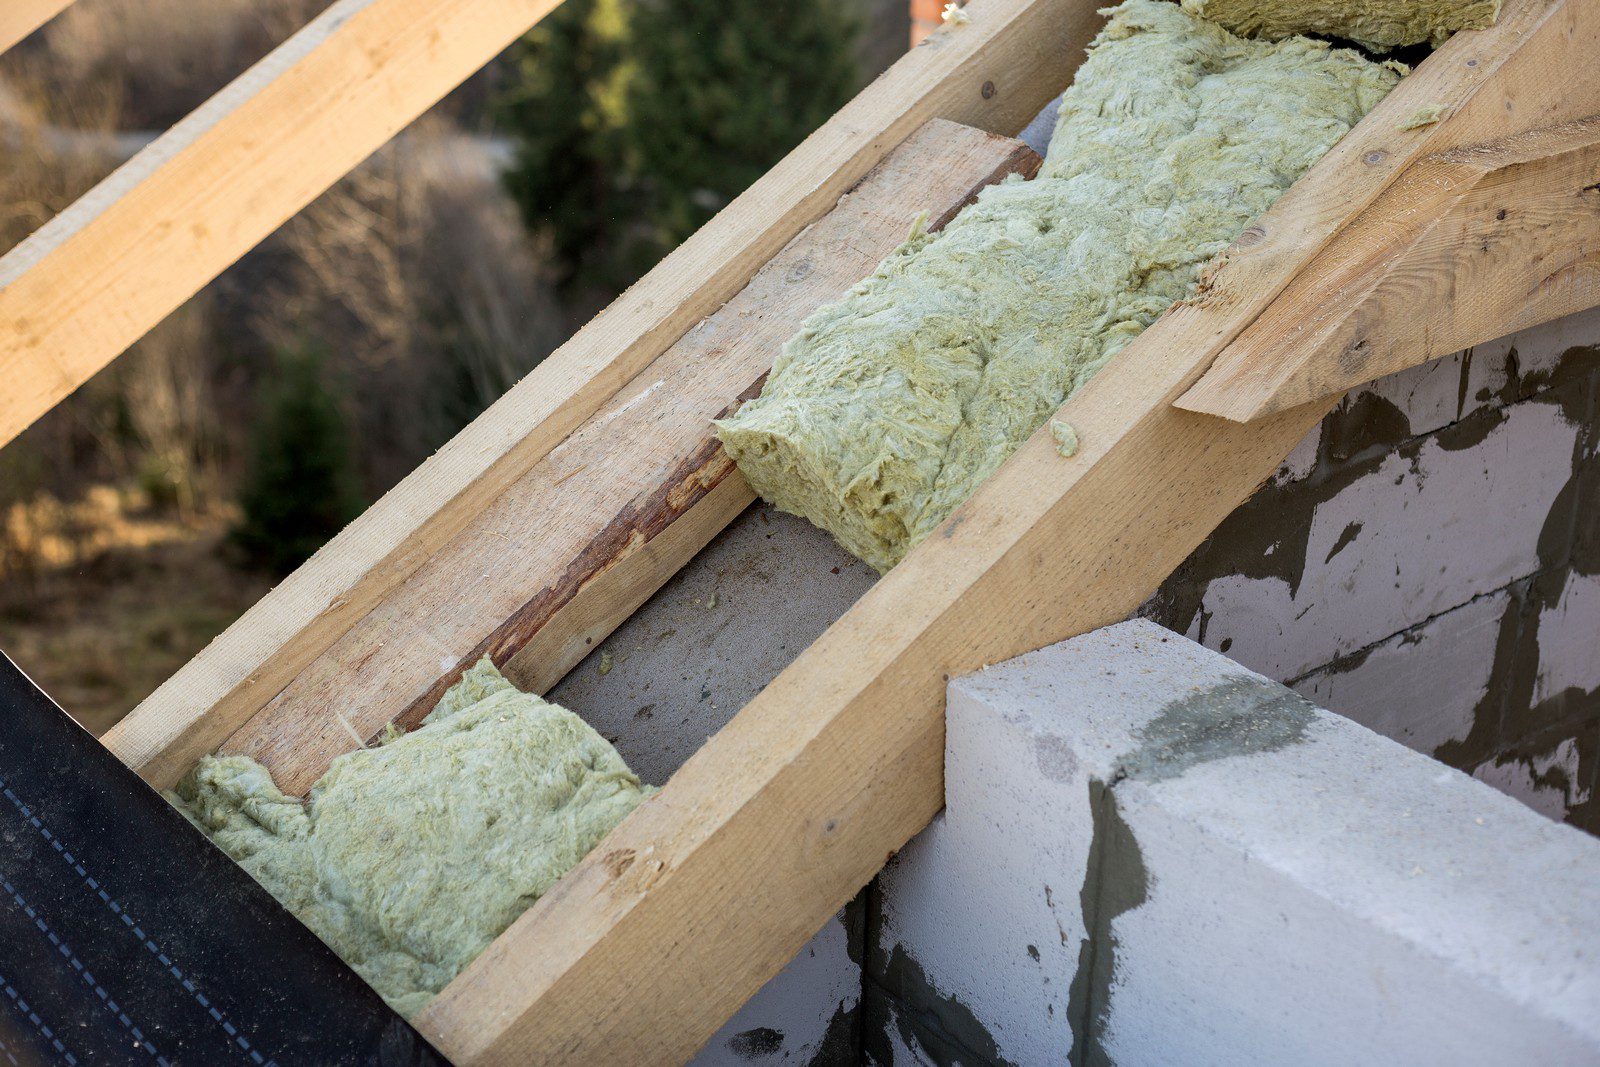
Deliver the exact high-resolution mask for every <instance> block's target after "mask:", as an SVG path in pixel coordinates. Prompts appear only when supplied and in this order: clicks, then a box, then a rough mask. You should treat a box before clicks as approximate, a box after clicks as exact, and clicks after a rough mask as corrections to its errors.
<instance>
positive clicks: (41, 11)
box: [0, 0, 72, 53]
mask: <svg viewBox="0 0 1600 1067" xmlns="http://www.w3.org/2000/svg"><path fill="white" fill-rule="evenodd" d="M71 3H72V0H6V2H5V3H4V4H3V5H0V53H3V52H5V51H7V50H8V49H10V47H11V46H12V45H14V44H16V43H17V42H18V41H20V40H22V39H23V38H24V37H26V36H28V34H30V33H32V32H33V31H34V30H36V29H38V28H39V27H40V26H43V25H44V24H45V23H47V22H49V21H50V20H51V19H53V18H55V17H56V16H57V15H59V14H60V13H61V12H63V11H65V10H66V9H67V6H68V5H69V4H71Z"/></svg>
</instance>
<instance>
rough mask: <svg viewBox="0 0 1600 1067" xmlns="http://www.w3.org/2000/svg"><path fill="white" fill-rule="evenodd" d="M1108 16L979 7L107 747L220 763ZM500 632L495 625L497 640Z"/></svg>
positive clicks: (167, 777)
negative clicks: (351, 640)
mask: <svg viewBox="0 0 1600 1067" xmlns="http://www.w3.org/2000/svg"><path fill="white" fill-rule="evenodd" d="M452 2H453V3H455V4H460V3H462V2H464V0H452ZM1097 6H1098V5H1097V3H1096V2H1095V0H974V2H973V3H972V4H971V5H970V7H969V9H968V10H969V11H970V12H971V17H972V21H971V23H970V24H967V25H963V26H959V27H955V28H953V29H947V30H944V31H941V32H939V33H936V34H934V35H933V36H932V37H930V38H929V39H928V40H927V41H926V42H924V43H923V44H922V45H921V46H919V47H918V48H916V49H913V50H912V51H911V52H909V53H908V54H907V55H906V56H905V57H903V58H902V59H901V60H900V61H899V62H897V63H896V64H895V65H894V66H893V67H891V68H890V69H889V70H888V71H887V72H885V73H884V74H883V75H881V76H880V77H879V78H878V79H877V80H876V81H875V82H873V83H872V84H871V85H870V86H868V87H867V88H866V89H864V90H863V91H862V92H861V93H860V94H859V95H858V96H857V97H856V98H855V99H854V100H853V101H851V102H850V103H849V104H847V105H846V106H845V107H844V108H843V109H841V110H840V111H839V112H838V113H837V114H836V115H834V116H833V117H832V118H831V119H829V120H828V121H827V122H826V123H825V124H823V126H822V127H821V128H820V129H818V130H817V131H816V132H815V133H813V134H812V135H811V136H810V137H808V138H807V139H806V140H805V141H804V142H803V143H802V144H801V145H800V146H799V147H797V148H796V149H795V150H794V151H793V152H791V153H790V154H789V155H788V156H787V157H785V158H784V160H783V161H782V162H780V163H779V164H778V165H777V166H776V167H774V168H773V169H772V170H771V171H769V172H768V173H767V174H766V175H764V176H763V177H762V178H761V179H759V180H758V181H757V182H756V183H755V184H754V185H752V186H751V187H750V188H749V189H748V190H746V191H745V192H744V193H743V194H742V195H741V196H739V197H738V198H737V199H736V200H735V201H734V202H733V203H732V204H730V205H729V206H728V207H726V208H724V209H723V210H722V212H721V213H719V214H718V215H717V217H716V218H715V219H713V220H712V221H711V222H709V223H707V224H706V225H705V226H704V227H702V228H701V229H700V230H699V232H697V233H696V234H695V235H694V236H693V237H691V238H690V239H689V240H688V241H686V242H685V243H684V244H683V245H681V246H680V247H679V248H678V249H677V250H676V251H674V252H673V253H672V254H671V255H669V256H667V258H666V259H664V260H663V261H662V262H661V263H660V264H658V265H657V266H656V267H655V269H654V270H652V271H651V272H650V273H649V274H647V275H646V276H645V277H644V278H643V279H642V280H641V281H639V282H638V283H636V284H635V285H634V286H633V287H632V288H630V289H629V290H628V291H627V292H626V293H624V294H623V295H622V296H621V297H619V298H618V299H617V300H616V301H615V302H614V303H613V304H612V305H611V306H610V307H609V308H607V309H606V310H605V311H604V312H602V313H601V314H600V315H599V316H598V317H596V318H595V319H594V320H593V321H592V322H590V323H589V324H588V325H587V326H585V327H584V328H583V329H582V330H581V331H579V332H578V334H577V335H575V336H574V337H573V338H572V339H571V340H569V341H568V342H567V343H566V344H564V345H562V346H561V348H559V349H558V350H557V351H556V352H554V353H553V354H552V355H551V356H550V357H549V358H547V359H546V360H545V361H544V362H543V363H541V364H540V365H539V367H537V368H536V369H535V370H534V371H533V372H532V373H531V374H529V375H528V377H526V378H525V379H523V380H522V381H521V382H519V383H518V384H517V385H516V386H515V387H514V388H513V389H511V391H510V392H508V393H507V394H506V395H505V396H504V397H502V398H501V399H500V400H499V401H498V402H497V403H496V404H494V406H493V407H491V408H490V409H489V410H488V411H487V412H485V413H484V414H483V415H481V416H480V417H479V418H478V419H477V420H475V421H474V422H473V423H472V424H471V425H470V426H468V427H467V428H466V429H465V430H463V431H462V432H461V433H460V434H458V435H457V436H456V437H455V438H454V439H453V440H452V441H451V442H450V443H449V444H447V445H446V446H445V447H444V448H443V449H441V450H440V451H439V452H438V453H436V454H435V455H434V456H432V457H431V458H429V459H428V461H427V462H426V463H424V464H423V465H422V466H421V467H419V468H418V469H417V470H416V471H414V472H412V474H411V475H410V476H408V477H407V478H406V479H405V481H403V482H402V483H401V484H400V485H399V486H397V487H396V488H395V489H393V490H391V491H390V493H389V494H388V495H387V496H385V497H384V498H383V499H382V500H380V501H379V502H378V503H377V504H375V505H373V507H372V508H370V509H368V511H367V512H366V513H365V514H364V515H362V516H361V517H360V518H359V519H357V520H356V521H355V522H354V523H353V524H352V525H351V526H350V527H348V528H347V529H346V530H345V531H344V532H343V533H341V534H340V535H339V536H338V537H336V538H334V540H333V541H331V542H330V543H329V544H328V545H327V546H326V547H324V548H323V550H322V551H320V552H318V553H317V554H316V556H314V557H313V558H312V559H311V560H310V561H308V562H307V563H306V564H305V565H304V566H302V567H301V568H300V569H299V570H297V571H295V573H294V574H293V575H291V576H290V577H289V578H288V579H286V580H285V581H284V582H283V583H282V584H280V585H279V586H278V587H277V588H275V589H274V590H273V591H272V592H271V593H269V594H268V595H267V596H266V597H264V598H263V599H262V600H261V602H260V603H258V604H257V605H256V606H255V607H253V608H252V609H251V610H250V611H249V612H247V613H246V614H245V615H244V616H243V617H242V618H241V619H240V620H239V621H238V622H236V623H235V624H234V625H233V626H231V627H229V629H228V630H227V631H226V632H225V633H224V634H222V635H221V636H220V637H219V638H217V640H215V641H214V642H212V644H211V645H210V646H209V647H208V648H207V649H206V650H205V651H204V652H202V653H201V654H200V655H199V656H197V657H195V659H193V660H191V661H190V662H189V663H188V664H187V665H185V666H184V667H183V668H182V669H181V670H180V671H179V672H178V673H177V674H176V675H174V676H173V677H172V678H171V679H169V680H168V681H167V682H166V683H165V684H164V685H162V686H161V687H160V688H159V689H157V690H156V691H155V692H154V693H153V694H151V695H150V697H149V698H148V699H146V700H145V701H144V702H143V703H142V704H140V705H139V707H138V708H136V709H135V710H134V711H133V713H132V714H130V715H129V717H128V718H127V719H125V720H123V722H122V723H120V724H118V726H116V727H115V728H113V729H112V730H111V731H110V732H109V733H108V734H107V735H106V737H105V738H104V739H103V740H104V741H105V742H106V744H107V745H109V746H110V747H111V748H112V750H113V751H115V752H116V753H117V754H118V755H119V756H121V757H122V759H123V760H124V761H125V762H127V763H128V764H129V765H131V766H133V767H134V768H135V769H137V770H139V771H140V772H141V773H142V774H144V775H145V776H146V778H147V779H148V780H150V781H152V782H153V783H156V784H161V785H166V784H170V783H171V782H172V781H173V780H174V779H175V777H176V776H177V775H179V774H181V773H182V772H183V771H184V770H185V769H186V768H187V765H188V764H187V762H185V759H186V758H187V759H190V760H192V756H188V757H185V756H184V755H183V754H187V753H197V752H209V751H215V750H216V748H217V746H219V745H221V744H222V743H223V741H224V740H225V739H227V738H228V737H229V736H230V735H231V734H233V733H234V732H235V731H237V730H239V729H240V728H241V727H242V726H244V724H245V723H246V722H247V721H248V720H249V719H250V717H251V716H252V715H254V714H255V713H256V712H258V711H260V710H261V709H262V708H263V707H265V706H266V705H267V704H268V703H269V702H270V701H272V700H273V698H274V697H276V696H277V695H278V694H279V693H281V692H283V691H284V689H285V688H286V687H287V686H289V685H290V684H291V683H292V682H294V681H295V679H296V678H297V677H298V676H299V675H300V674H301V673H302V672H303V671H305V670H306V669H307V668H308V667H309V666H310V665H311V664H312V663H314V662H315V661H316V660H317V659H318V658H319V657H320V656H322V655H323V654H324V653H325V652H327V651H328V649H330V648H331V647H332V646H333V645H334V644H335V643H336V642H337V641H338V640H339V639H340V638H341V637H342V636H343V635H344V634H345V633H346V632H347V631H349V630H350V628H351V627H352V626H354V625H355V624H356V623H358V622H359V621H361V620H362V619H363V618H364V617H366V616H367V615H368V614H369V613H371V612H373V611H375V610H381V605H382V603H383V600H384V598H385V596H387V595H388V594H389V593H390V592H391V591H393V590H395V589H397V588H399V587H400V586H401V585H402V584H403V583H404V582H405V581H406V580H407V579H408V578H409V577H410V576H411V575H413V574H414V573H416V571H417V570H418V568H420V567H421V566H422V565H423V564H424V563H426V562H427V561H428V560H429V559H430V558H431V557H432V556H433V555H434V554H435V553H437V552H438V551H439V550H440V549H441V548H442V546H444V545H445V544H447V543H448V542H449V541H450V540H451V539H452V538H454V537H455V536H457V535H458V534H460V533H461V532H462V531H463V530H465V529H466V528H467V526H468V524H469V523H470V522H472V521H473V520H474V519H475V518H476V517H477V516H478V515H479V514H481V513H483V512H484V511H485V510H486V509H488V508H490V507H491V506H492V505H493V504H494V502H495V501H497V500H498V499H500V498H501V496H502V495H503V494H504V493H506V492H507V491H508V490H509V488H510V487H511V486H513V485H514V484H515V483H516V482H517V481H518V480H519V479H521V478H522V477H523V476H524V475H525V474H527V472H528V471H529V470H530V469H532V467H533V466H534V465H535V464H536V463H538V461H539V460H540V459H542V458H543V457H544V456H545V455H546V454H547V453H549V452H550V450H551V449H552V448H553V447H555V445H556V444H558V443H559V442H560V441H561V440H562V439H564V438H565V437H566V436H567V435H568V434H570V433H572V432H573V430H575V429H576V428H577V427H578V426H580V425H582V423H583V422H584V420H586V419H588V418H589V417H590V416H591V415H593V414H594V413H595V412H596V411H597V410H598V409H599V408H600V406H601V405H602V404H604V403H605V402H606V401H608V400H609V399H610V398H611V397H612V396H613V395H614V394H616V393H617V391H618V390H619V389H621V388H622V387H623V386H624V385H625V384H626V383H627V382H628V381H629V380H630V379H632V378H634V377H635V376H636V375H638V374H639V373H640V372H641V371H643V370H644V369H645V368H646V367H648V366H649V365H650V363H651V362H652V361H653V360H655V359H656V358H657V357H658V356H659V355H660V354H661V353H662V352H664V351H665V350H666V349H667V348H668V347H669V346H670V345H672V344H673V343H674V342H675V341H676V340H677V339H678V338H679V337H681V336H682V335H683V333H684V331H686V330H687V329H689V328H690V327H691V326H693V325H694V324H695V323H697V322H699V321H700V320H701V319H703V318H704V317H705V316H707V315H709V314H710V313H711V312H713V311H715V310H716V309H717V308H718V307H720V306H721V305H722V304H723V303H725V302H726V301H727V300H728V299H729V298H731V297H732V296H733V295H734V294H735V293H737V292H738V291H739V290H740V289H741V288H743V287H744V285H745V284H746V283H747V282H748V281H749V280H750V278H751V276H752V275H753V274H754V273H755V271H756V270H757V269H758V268H759V267H760V266H761V265H762V264H763V263H765V262H766V261H767V260H769V259H770V258H771V257H772V256H773V255H774V254H776V253H777V252H778V250H779V249H781V248H782V247H783V246H784V245H785V244H787V243H788V242H789V241H790V240H792V239H793V238H794V237H795V235H796V234H798V233H800V231H801V230H803V229H804V228H805V227H806V226H808V225H810V224H811V223H812V222H814V221H815V220H816V219H818V218H820V217H821V216H822V215H823V214H825V213H826V212H827V211H828V210H829V209H830V208H832V207H833V205H834V204H835V203H836V202H837V201H838V199H839V197H840V196H841V195H843V194H844V193H845V192H846V191H847V190H848V189H849V188H850V187H851V186H853V185H854V184H855V183H856V182H858V181H860V180H861V178H862V177H863V176H864V175H865V174H866V173H867V172H868V171H869V170H871V169H872V168H873V167H874V166H875V165H877V164H878V163H879V162H880V161H881V160H882V159H883V158H884V157H885V155H887V154H888V152H889V151H890V150H891V149H893V148H894V147H895V146H896V145H898V144H899V143H900V142H901V141H903V140H904V139H905V138H906V137H907V136H909V135H910V134H911V133H912V132H913V131H914V130H916V129H917V128H918V127H919V126H921V125H922V124H923V123H925V122H927V121H929V120H930V119H935V118H944V119H948V120H950V121H953V122H960V123H963V124H965V125H968V126H974V127H977V128H980V129H984V130H988V131H990V132H995V133H1003V134H1007V135H1009V134H1012V133H1015V132H1016V131H1018V130H1020V129H1021V128H1022V126H1023V125H1024V124H1025V123H1026V122H1027V121H1028V120H1029V119H1031V118H1032V117H1033V116H1034V115H1035V114H1036V113H1037V112H1038V110H1039V109H1040V108H1042V107H1043V106H1044V105H1045V103H1046V102H1048V101H1049V100H1050V98H1051V97H1052V96H1054V95H1056V94H1058V93H1060V91H1061V90H1062V89H1063V88H1065V86H1066V84H1067V83H1068V82H1069V81H1070V80H1071V78H1072V72H1073V70H1074V69H1075V68H1076V66H1077V63H1078V60H1079V59H1080V58H1081V56H1082V51H1083V48H1084V46H1085V45H1087V44H1088V42H1089V40H1090V38H1091V37H1093V35H1094V33H1095V31H1096V30H1097V29H1098V27H1099V26H1100V24H1101V22H1102V21H1103V20H1102V19H1101V18H1100V16H1098V15H1097V14H1096V13H1095V8H1096V7H1097ZM0 266H3V262H0ZM0 297H3V294H0ZM0 307H3V299H0ZM4 358H5V356H4V353H3V352H0V360H3V359H4ZM730 399H731V398H730ZM0 403H3V399H0ZM503 621H504V620H501V619H492V618H486V619H484V620H482V625H483V626H485V627H487V628H488V629H486V630H485V631H484V632H485V633H487V632H489V629H492V628H494V627H495V626H497V625H499V624H500V623H501V622H503ZM440 673H441V674H443V673H447V672H446V671H444V670H443V669H441V671H440Z"/></svg>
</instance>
